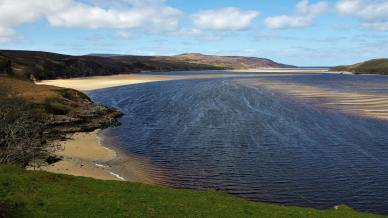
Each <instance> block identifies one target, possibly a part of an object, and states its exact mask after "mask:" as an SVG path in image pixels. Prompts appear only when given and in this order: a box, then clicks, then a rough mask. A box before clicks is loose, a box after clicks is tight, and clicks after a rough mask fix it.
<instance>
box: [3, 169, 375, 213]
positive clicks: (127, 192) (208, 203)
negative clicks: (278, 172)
mask: <svg viewBox="0 0 388 218" xmlns="http://www.w3.org/2000/svg"><path fill="white" fill-rule="evenodd" d="M11 215H12V216H14V217H315V218H317V217H325V218H329V217H338V218H339V217H341V218H343V217H353V218H356V217H379V216H376V215H370V214H365V213H358V212H355V211H353V210H352V209H350V208H347V207H345V206H340V207H338V208H337V209H330V210H315V209H305V208H299V207H283V206H277V205H272V204H265V203H255V202H249V201H245V200H242V199H239V198H235V197H232V196H230V195H227V194H223V193H219V192H215V191H206V192H198V191H190V190H176V189H171V188H165V187H159V186H150V185H143V184H136V183H125V182H115V181H99V180H93V179H88V178H81V177H72V176H65V175H58V174H51V173H46V172H32V171H25V170H22V169H19V168H16V167H12V166H0V217H12V216H11Z"/></svg>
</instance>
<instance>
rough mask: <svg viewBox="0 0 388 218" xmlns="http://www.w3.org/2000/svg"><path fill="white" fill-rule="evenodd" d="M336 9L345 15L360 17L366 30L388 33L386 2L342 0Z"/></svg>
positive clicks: (379, 0) (378, 0)
mask: <svg viewBox="0 0 388 218" xmlns="http://www.w3.org/2000/svg"><path fill="white" fill-rule="evenodd" d="M336 9H337V11H338V12H339V13H341V14H343V15H347V16H356V17H358V18H359V19H360V20H361V21H362V26H363V27H365V28H369V29H377V30H383V31H388V1H386V0H340V1H339V2H338V3H337V4H336Z"/></svg>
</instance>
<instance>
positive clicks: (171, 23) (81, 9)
mask: <svg viewBox="0 0 388 218" xmlns="http://www.w3.org/2000/svg"><path fill="white" fill-rule="evenodd" d="M119 1H120V2H121V3H122V5H125V6H126V7H121V8H117V7H115V8H105V7H103V6H99V5H98V4H86V3H83V2H81V1H76V0H23V1H19V0H0V31H1V32H0V34H1V36H0V37H2V39H3V40H4V38H5V37H7V38H9V37H13V36H14V35H15V34H11V33H12V32H13V31H14V30H13V29H14V28H15V27H16V26H18V25H20V24H23V23H29V22H34V21H37V20H39V19H46V20H47V21H48V23H49V24H50V25H52V26H58V27H82V28H117V29H128V28H144V29H146V30H149V31H172V30H175V29H176V28H177V27H178V21H179V17H180V15H181V12H180V11H179V10H178V9H175V8H172V7H169V6H167V5H165V1H164V0H117V1H116V2H119Z"/></svg>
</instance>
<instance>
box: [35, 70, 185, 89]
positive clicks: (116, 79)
mask: <svg viewBox="0 0 388 218" xmlns="http://www.w3.org/2000/svg"><path fill="white" fill-rule="evenodd" d="M178 78H179V77H178ZM174 79H177V77H174V76H155V75H146V74H145V75H142V74H123V75H112V76H92V77H85V78H73V79H57V80H43V81H41V82H37V83H36V84H38V85H52V86H58V87H64V88H71V89H76V90H79V91H91V90H96V89H103V88H109V87H117V86H123V85H130V84H139V83H147V82H156V81H166V80H174Z"/></svg>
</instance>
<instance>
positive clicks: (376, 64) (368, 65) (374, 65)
mask: <svg viewBox="0 0 388 218" xmlns="http://www.w3.org/2000/svg"><path fill="white" fill-rule="evenodd" d="M331 71H348V72H353V73H356V74H383V75H388V59H374V60H369V61H365V62H362V63H358V64H354V65H349V66H337V67H334V68H332V69H331Z"/></svg>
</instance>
